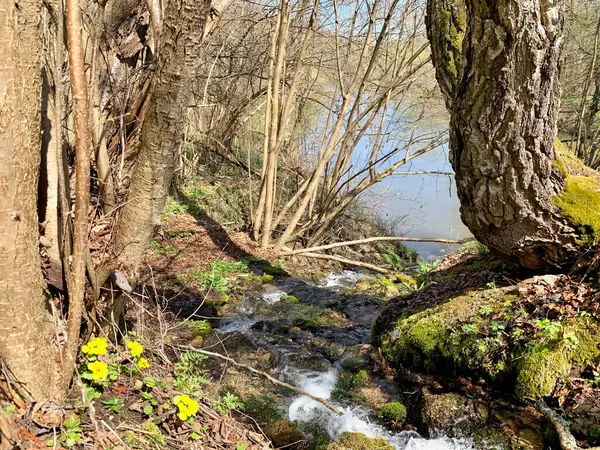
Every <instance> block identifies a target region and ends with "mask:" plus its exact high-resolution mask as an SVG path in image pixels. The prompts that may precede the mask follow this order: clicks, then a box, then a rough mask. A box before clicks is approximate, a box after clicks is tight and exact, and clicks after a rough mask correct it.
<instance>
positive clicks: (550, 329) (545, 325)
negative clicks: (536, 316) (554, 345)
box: [535, 319, 562, 338]
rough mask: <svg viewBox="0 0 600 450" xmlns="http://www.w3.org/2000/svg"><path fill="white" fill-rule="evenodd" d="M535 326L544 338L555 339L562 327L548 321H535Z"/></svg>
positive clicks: (557, 323)
mask: <svg viewBox="0 0 600 450" xmlns="http://www.w3.org/2000/svg"><path fill="white" fill-rule="evenodd" d="M535 326H536V327H538V329H539V330H540V331H541V332H542V334H543V335H544V336H547V337H550V338H555V337H556V336H557V335H558V333H560V331H561V330H562V325H561V324H560V323H559V322H553V321H552V320H550V319H544V320H536V321H535Z"/></svg>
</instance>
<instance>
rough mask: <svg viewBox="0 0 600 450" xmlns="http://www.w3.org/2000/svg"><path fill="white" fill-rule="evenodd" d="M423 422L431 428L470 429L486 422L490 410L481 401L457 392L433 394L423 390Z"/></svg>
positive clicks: (443, 429)
mask: <svg viewBox="0 0 600 450" xmlns="http://www.w3.org/2000/svg"><path fill="white" fill-rule="evenodd" d="M422 414H423V422H424V423H425V424H426V425H427V427H428V428H429V429H430V430H439V431H448V430H452V429H459V430H461V431H469V430H472V429H474V428H475V427H478V426H481V425H483V424H485V423H486V422H487V420H488V410H487V407H486V406H485V404H484V403H483V402H481V401H477V400H471V399H467V398H465V397H463V396H462V395H459V394H455V393H447V394H431V393H430V392H429V391H428V390H427V389H424V390H423V413H422Z"/></svg>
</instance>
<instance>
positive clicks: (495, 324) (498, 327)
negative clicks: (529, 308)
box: [490, 320, 506, 333]
mask: <svg viewBox="0 0 600 450" xmlns="http://www.w3.org/2000/svg"><path fill="white" fill-rule="evenodd" d="M505 328H506V325H504V324H502V323H498V322H496V321H495V320H492V321H491V322H490V331H493V332H494V333H498V332H500V331H502V330H504V329H505Z"/></svg>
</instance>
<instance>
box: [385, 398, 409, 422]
mask: <svg viewBox="0 0 600 450" xmlns="http://www.w3.org/2000/svg"><path fill="white" fill-rule="evenodd" d="M378 416H379V418H380V419H382V420H385V421H388V422H404V419H406V406H404V405H403V404H402V403H400V402H391V403H387V404H386V405H385V406H384V407H383V408H381V409H380V410H379V413H378Z"/></svg>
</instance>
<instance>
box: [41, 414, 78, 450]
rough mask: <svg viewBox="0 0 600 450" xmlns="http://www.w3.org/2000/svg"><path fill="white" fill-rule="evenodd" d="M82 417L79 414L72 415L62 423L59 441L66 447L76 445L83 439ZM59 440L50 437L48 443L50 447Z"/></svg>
mask: <svg viewBox="0 0 600 450" xmlns="http://www.w3.org/2000/svg"><path fill="white" fill-rule="evenodd" d="M81 433H82V429H81V419H79V417H77V416H71V417H68V418H67V419H65V421H64V422H63V425H62V433H61V434H59V435H58V443H61V444H62V445H64V446H65V447H75V445H77V443H78V442H79V441H80V440H81ZM56 444H57V442H56V441H55V440H54V439H50V440H49V441H48V442H47V443H46V445H47V446H48V447H55V446H56Z"/></svg>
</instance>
